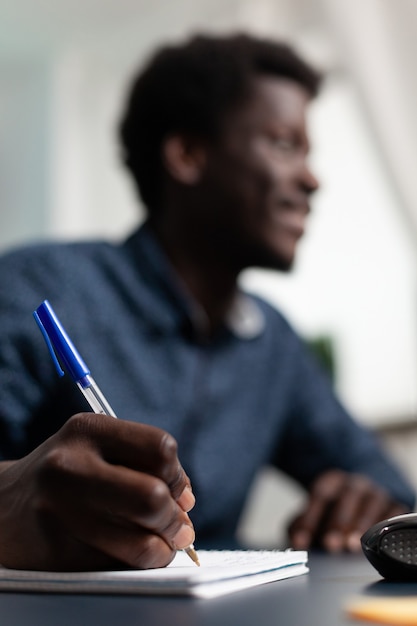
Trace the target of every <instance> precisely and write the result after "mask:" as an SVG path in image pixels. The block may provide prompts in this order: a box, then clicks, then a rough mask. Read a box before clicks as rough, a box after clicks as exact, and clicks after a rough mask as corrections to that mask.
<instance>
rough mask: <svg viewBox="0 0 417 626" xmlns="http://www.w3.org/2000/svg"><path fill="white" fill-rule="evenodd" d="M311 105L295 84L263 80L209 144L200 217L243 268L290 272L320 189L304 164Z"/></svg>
mask: <svg viewBox="0 0 417 626" xmlns="http://www.w3.org/2000/svg"><path fill="white" fill-rule="evenodd" d="M308 102H309V96H308V94H307V92H306V91H305V90H304V89H303V88H302V87H301V86H299V85H298V84H297V83H295V82H293V81H290V80H286V79H276V78H273V77H267V76H265V77H264V76H262V77H258V78H256V79H254V81H253V89H252V90H251V95H250V97H249V99H247V100H246V101H245V103H244V104H242V105H241V106H240V107H237V108H236V109H235V111H234V112H232V113H230V114H229V115H228V116H227V117H226V119H225V123H224V126H223V132H222V133H221V137H220V139H218V140H217V141H216V142H213V143H212V144H211V145H210V146H209V147H208V149H207V162H206V167H205V170H204V174H203V177H202V179H201V186H200V194H201V196H202V198H203V197H204V199H203V201H202V205H201V210H202V212H203V213H204V215H203V214H200V217H201V218H202V221H203V222H205V226H206V234H207V233H209V235H210V236H211V237H212V241H213V246H215V247H216V248H217V249H218V252H219V254H221V255H222V256H223V258H227V259H228V260H229V262H230V263H231V264H232V265H233V264H234V265H235V269H237V270H240V269H243V268H245V267H249V266H260V267H270V268H274V269H281V270H288V269H289V268H290V267H291V265H292V263H293V260H294V255H295V250H296V245H297V242H298V240H299V239H300V237H301V236H302V235H303V232H304V228H305V221H306V217H307V214H308V213H309V210H310V209H309V197H310V194H311V193H312V192H313V191H314V190H315V189H316V188H317V181H316V179H315V178H314V176H313V175H312V174H311V172H310V171H309V169H308V167H307V163H306V159H307V155H308V150H309V145H308V139H307V134H306V120H305V115H306V107H307V105H308ZM203 206H204V207H205V209H203Z"/></svg>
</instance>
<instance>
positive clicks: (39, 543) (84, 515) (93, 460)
mask: <svg viewBox="0 0 417 626" xmlns="http://www.w3.org/2000/svg"><path fill="white" fill-rule="evenodd" d="M193 505H194V496H193V494H192V491H191V486H190V482H189V480H188V478H187V476H186V474H185V472H184V470H183V469H182V467H181V465H180V462H179V460H178V457H177V445H176V442H175V440H174V439H173V438H172V437H171V436H170V435H169V434H168V433H166V432H165V431H162V430H160V429H158V428H154V427H151V426H146V425H143V424H135V423H132V422H128V421H124V420H115V419H114V418H113V417H108V416H103V415H95V414H93V413H81V414H79V415H76V416H73V417H72V418H71V419H70V420H69V421H68V422H67V423H66V424H65V425H64V426H63V428H62V429H61V430H60V431H59V432H58V433H57V434H56V435H54V436H53V437H51V438H50V439H48V440H47V441H45V442H44V443H43V444H42V445H41V446H39V447H38V448H36V450H34V451H33V452H32V453H31V454H29V455H28V456H26V457H24V458H23V459H21V460H19V461H13V462H7V463H3V464H0V563H1V564H2V565H4V566H6V567H12V568H19V569H44V570H88V569H92V570H94V569H107V568H110V569H117V568H123V567H125V568H126V567H135V568H150V567H162V566H165V565H167V564H168V563H169V562H170V561H171V560H172V559H173V557H174V555H175V551H176V549H177V548H178V549H180V548H185V547H187V546H188V545H189V544H190V543H192V542H193V540H194V530H193V526H192V524H191V521H190V519H189V517H188V515H187V511H189V510H190V509H191V508H192V507H193Z"/></svg>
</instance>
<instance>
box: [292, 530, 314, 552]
mask: <svg viewBox="0 0 417 626" xmlns="http://www.w3.org/2000/svg"><path fill="white" fill-rule="evenodd" d="M310 541H311V535H310V533H308V532H307V531H305V530H299V531H297V532H296V533H294V535H293V538H292V544H293V547H294V548H296V549H297V550H305V549H306V548H308V547H309V546H310Z"/></svg>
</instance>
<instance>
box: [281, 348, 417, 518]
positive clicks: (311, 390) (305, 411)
mask: <svg viewBox="0 0 417 626" xmlns="http://www.w3.org/2000/svg"><path fill="white" fill-rule="evenodd" d="M297 352H298V357H297V359H296V360H297V365H296V368H295V376H294V378H293V390H292V398H293V400H292V406H291V410H290V415H289V418H288V419H287V421H286V426H285V429H284V434H283V437H282V439H280V443H279V446H278V448H277V449H276V451H275V457H274V464H275V465H276V466H277V467H278V468H279V469H281V470H283V471H284V472H285V473H287V474H289V475H290V476H292V477H293V478H295V479H296V480H297V481H298V482H300V483H301V484H302V485H303V486H305V487H306V488H308V487H309V485H310V484H311V483H312V482H313V481H314V479H315V478H316V477H318V476H319V475H320V474H321V473H322V472H324V471H326V470H329V469H341V470H344V471H347V472H356V473H361V474H364V475H366V476H368V477H369V478H371V479H372V480H374V481H375V482H376V483H377V484H379V485H381V486H382V487H383V488H384V489H386V491H388V492H389V493H390V494H391V496H392V497H393V498H394V499H395V500H397V501H399V502H402V503H404V504H405V505H406V506H408V507H409V508H410V509H412V508H413V507H414V504H415V494H414V491H413V489H412V488H411V486H410V485H409V484H408V482H407V480H406V479H405V477H404V476H403V475H402V473H401V471H400V469H399V468H398V467H397V466H396V465H395V463H394V462H393V461H392V460H391V459H390V458H389V457H388V455H387V454H386V452H385V451H384V449H383V447H382V445H381V443H380V442H379V441H378V439H377V437H376V435H375V434H374V433H373V432H372V431H371V430H370V429H367V428H365V427H364V426H362V425H361V424H359V423H358V422H357V421H355V420H354V419H353V418H352V417H351V415H349V413H348V412H347V411H346V409H345V408H344V407H343V406H342V404H341V403H340V402H339V400H338V399H337V397H336V395H335V393H334V391H333V385H332V382H331V381H330V379H329V378H328V377H327V376H326V374H325V373H324V372H323V371H322V370H321V368H320V366H319V364H318V363H317V362H316V360H315V359H314V357H313V355H311V354H310V352H309V350H308V348H307V347H306V346H304V345H303V343H302V342H301V341H300V342H299V348H298V350H297Z"/></svg>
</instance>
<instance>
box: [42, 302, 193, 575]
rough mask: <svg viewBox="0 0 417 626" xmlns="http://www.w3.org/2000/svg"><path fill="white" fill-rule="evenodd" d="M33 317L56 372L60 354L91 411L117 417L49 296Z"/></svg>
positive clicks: (187, 550)
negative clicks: (59, 317)
mask: <svg viewBox="0 0 417 626" xmlns="http://www.w3.org/2000/svg"><path fill="white" fill-rule="evenodd" d="M33 317H34V318H35V321H36V323H37V324H38V326H39V328H40V330H41V332H42V335H43V337H44V339H45V342H46V345H47V346H48V350H49V352H50V355H51V357H52V360H53V362H54V364H55V367H56V369H57V372H58V374H59V375H60V376H64V371H63V369H62V367H61V365H60V362H59V360H58V357H59V359H61V361H62V363H63V364H64V366H65V368H66V369H67V370H68V373H69V374H70V376H71V378H72V379H73V381H74V382H75V383H76V384H77V386H78V388H79V389H80V391H81V393H82V394H83V395H84V397H85V398H86V400H87V402H88V404H89V405H90V407H91V408H92V410H93V411H94V413H101V414H102V415H110V416H112V417H114V418H115V419H117V418H116V414H115V412H114V411H113V409H112V408H111V406H110V404H109V403H108V402H107V400H106V398H105V396H104V395H103V393H102V392H101V391H100V388H99V386H98V385H97V383H96V382H95V380H94V378H93V377H92V376H91V372H90V370H89V369H88V367H87V365H86V364H85V362H84V361H83V359H82V358H81V356H80V354H79V352H78V350H77V349H76V347H75V346H74V344H73V343H72V341H71V339H70V338H69V336H68V334H67V333H66V331H65V329H64V327H63V326H62V324H61V322H60V321H59V319H58V317H57V315H56V313H55V311H54V310H53V308H52V306H51V305H50V304H49V302H48V300H44V301H43V302H42V304H41V305H39V306H38V308H37V309H36V310H35V311H34V312H33ZM57 355H58V356H57ZM184 552H186V553H187V554H188V556H189V557H190V559H191V560H192V561H194V563H195V564H196V565H200V562H199V560H198V556H197V552H196V551H195V548H194V545H193V544H191V545H190V546H188V547H187V548H184Z"/></svg>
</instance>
